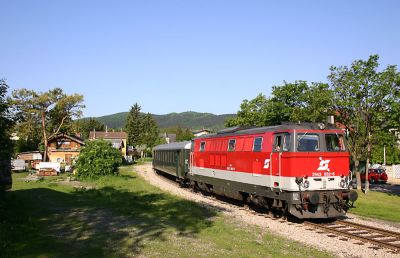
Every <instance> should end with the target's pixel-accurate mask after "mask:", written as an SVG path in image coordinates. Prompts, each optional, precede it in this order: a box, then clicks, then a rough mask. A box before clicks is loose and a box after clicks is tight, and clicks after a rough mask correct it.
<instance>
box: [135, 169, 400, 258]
mask: <svg viewBox="0 0 400 258" xmlns="http://www.w3.org/2000/svg"><path fill="white" fill-rule="evenodd" d="M134 169H135V171H136V172H137V173H138V174H139V175H141V176H142V177H143V178H144V179H145V180H146V181H148V182H149V183H150V184H152V185H155V186H157V187H159V188H160V189H162V190H164V191H167V192H169V193H172V194H175V195H177V196H179V197H182V198H184V199H187V200H191V201H194V202H196V203H198V204H200V205H202V206H204V207H209V208H213V209H217V210H220V211H221V212H222V213H223V214H224V215H225V216H227V217H228V218H232V219H234V220H236V221H237V222H239V223H244V224H248V225H254V226H258V227H260V228H262V229H265V230H267V231H269V232H270V233H272V234H278V235H280V236H283V237H285V238H288V239H292V240H295V241H297V242H300V243H302V244H304V245H307V246H312V247H314V248H317V249H319V250H325V251H328V252H330V253H332V254H334V255H336V256H338V257H400V255H399V254H394V253H390V252H388V250H387V249H378V250H376V246H374V245H372V244H369V243H364V244H363V243H361V242H360V241H357V240H350V239H349V240H348V241H343V240H340V239H342V237H330V236H328V235H331V234H329V233H325V232H322V231H321V230H315V229H312V228H311V227H309V226H306V225H301V224H297V223H291V222H287V221H285V220H283V219H275V218H266V217H264V216H262V214H259V213H256V212H252V211H250V210H247V209H244V208H242V207H238V206H235V205H232V204H229V203H223V202H221V201H219V200H216V199H215V198H212V197H207V196H204V195H202V194H200V193H194V192H192V191H191V190H190V189H187V188H180V187H179V186H178V185H177V184H176V183H175V182H173V181H171V180H170V179H167V178H165V177H163V176H160V175H157V174H156V173H154V172H153V170H152V166H151V163H146V164H143V165H137V166H135V167H134ZM347 217H348V219H349V221H351V222H355V223H359V224H363V225H368V226H372V227H378V228H381V229H386V230H390V231H396V232H400V226H399V225H398V223H385V222H381V221H374V220H366V219H364V218H361V217H358V216H355V215H348V216H347Z"/></svg>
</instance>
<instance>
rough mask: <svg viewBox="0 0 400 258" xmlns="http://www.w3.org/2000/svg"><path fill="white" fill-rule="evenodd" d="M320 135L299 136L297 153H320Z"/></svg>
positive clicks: (300, 134) (302, 134)
mask: <svg viewBox="0 0 400 258" xmlns="http://www.w3.org/2000/svg"><path fill="white" fill-rule="evenodd" d="M319 150H320V147H319V136H318V134H308V133H299V134H297V151H306V152H309V151H319Z"/></svg>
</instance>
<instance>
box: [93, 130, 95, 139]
mask: <svg viewBox="0 0 400 258" xmlns="http://www.w3.org/2000/svg"><path fill="white" fill-rule="evenodd" d="M93 140H96V128H93Z"/></svg>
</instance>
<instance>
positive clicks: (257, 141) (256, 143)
mask: <svg viewBox="0 0 400 258" xmlns="http://www.w3.org/2000/svg"><path fill="white" fill-rule="evenodd" d="M262 142H263V138H262V137H256V138H254V142H253V151H261V148H262Z"/></svg>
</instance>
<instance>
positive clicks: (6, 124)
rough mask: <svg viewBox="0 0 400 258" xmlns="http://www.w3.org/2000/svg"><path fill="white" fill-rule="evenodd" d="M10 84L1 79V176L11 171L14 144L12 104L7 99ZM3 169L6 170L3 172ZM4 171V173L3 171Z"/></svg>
mask: <svg viewBox="0 0 400 258" xmlns="http://www.w3.org/2000/svg"><path fill="white" fill-rule="evenodd" d="M7 89H8V85H7V83H6V81H5V80H4V79H0V146H1V147H0V176H5V175H7V174H8V173H9V171H10V164H9V161H10V160H11V152H12V146H11V141H10V134H9V133H10V132H9V130H10V128H11V126H12V123H13V119H11V114H10V104H9V102H8V101H7V100H6V94H7ZM3 170H5V171H4V172H3ZM2 172H3V173H2Z"/></svg>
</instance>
